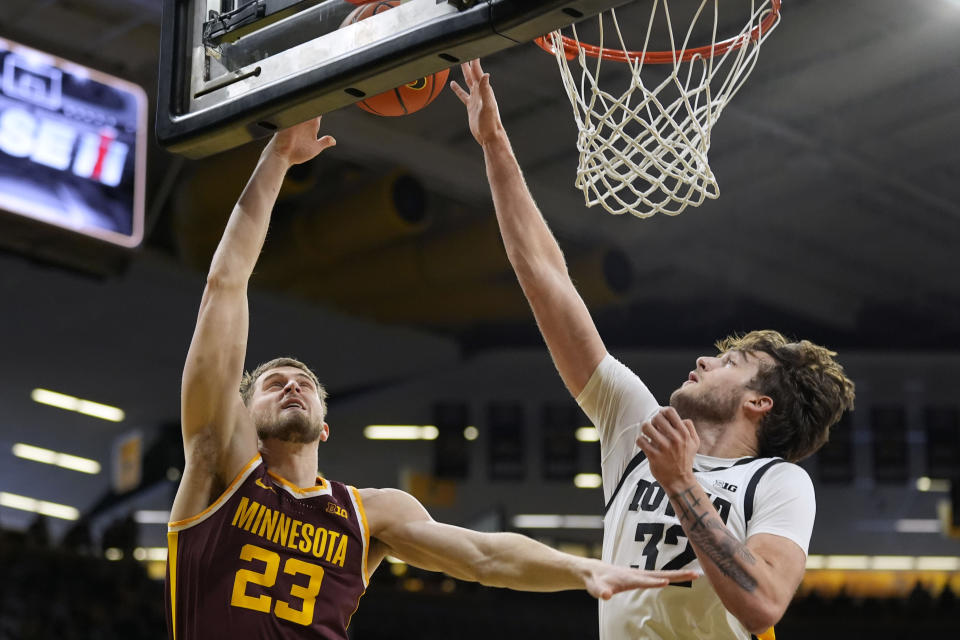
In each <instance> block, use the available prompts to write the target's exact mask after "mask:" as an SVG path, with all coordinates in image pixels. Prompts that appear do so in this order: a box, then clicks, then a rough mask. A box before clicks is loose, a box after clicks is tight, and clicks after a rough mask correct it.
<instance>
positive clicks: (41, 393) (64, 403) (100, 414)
mask: <svg viewBox="0 0 960 640" xmlns="http://www.w3.org/2000/svg"><path fill="white" fill-rule="evenodd" d="M30 398H32V399H33V401H34V402H39V403H40V404H45V405H49V406H51V407H57V408H59V409H66V410H67V411H76V412H77V413H82V414H84V415H88V416H93V417H94V418H100V419H101V420H109V421H110V422H122V421H123V419H124V417H125V414H124V413H123V409H118V408H117V407H111V406H110V405H106V404H101V403H99V402H93V401H92V400H84V399H82V398H75V397H74V396H68V395H67V394H65V393H57V392H56V391H50V390H48V389H34V390H33V391H32V392H30Z"/></svg>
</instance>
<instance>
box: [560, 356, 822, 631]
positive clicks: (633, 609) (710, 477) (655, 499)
mask: <svg viewBox="0 0 960 640" xmlns="http://www.w3.org/2000/svg"><path fill="white" fill-rule="evenodd" d="M577 402H578V403H579V404H580V406H581V407H582V408H583V410H584V412H585V413H586V414H587V416H588V417H589V418H590V420H591V421H592V422H593V424H594V425H595V426H596V427H597V430H598V431H599V433H600V455H601V459H602V460H601V462H602V471H603V493H604V500H605V502H606V510H605V513H604V523H603V524H604V536H603V559H604V560H605V561H607V562H610V563H612V564H615V565H620V566H631V567H639V568H641V569H699V568H700V563H699V561H698V560H697V557H696V555H695V554H694V551H693V547H692V546H691V545H690V543H689V541H688V540H687V538H686V534H685V533H684V531H683V527H682V526H681V525H680V521H679V519H678V518H677V516H676V514H675V513H674V511H673V507H672V506H671V505H670V501H669V500H668V499H667V498H666V495H665V493H664V491H663V489H662V488H661V487H660V485H659V483H657V481H656V479H654V477H653V474H651V473H650V464H649V462H648V461H647V460H646V456H645V455H644V453H643V452H642V451H640V449H639V447H637V445H636V439H637V437H638V436H639V434H640V426H641V425H642V424H643V423H644V422H646V421H647V420H649V419H650V418H652V417H653V416H654V415H655V414H656V412H657V411H658V410H659V409H660V406H659V405H658V404H657V401H656V400H655V399H654V397H653V395H652V394H651V393H650V391H648V390H647V387H646V386H645V385H644V384H643V382H641V381H640V379H639V378H638V377H637V376H636V375H635V374H634V373H633V372H632V371H630V370H629V369H628V368H627V367H625V366H624V365H623V364H621V363H620V362H618V361H617V360H615V359H614V358H613V356H611V355H609V354H607V356H606V357H605V358H604V360H603V361H602V362H601V363H600V365H599V366H598V367H597V370H596V371H595V372H594V373H593V375H592V376H591V378H590V380H589V382H588V383H587V386H586V387H584V389H583V391H582V392H581V393H580V395H579V396H578V397H577ZM693 464H694V475H695V476H696V478H697V481H698V482H699V483H700V486H702V487H703V489H704V491H706V493H707V495H708V496H709V497H710V500H711V502H713V504H714V506H715V507H716V508H717V512H718V513H719V514H720V517H721V518H722V519H723V520H724V522H726V524H727V527H728V528H729V530H730V531H731V532H732V533H733V535H735V536H736V537H737V538H738V539H739V540H741V541H746V539H747V538H749V537H750V536H752V535H755V534H757V533H771V534H775V535H778V536H783V537H785V538H789V539H790V540H792V541H794V542H795V543H796V544H797V545H798V546H800V548H801V549H803V551H804V553H806V552H807V546H808V545H809V542H810V534H811V532H812V530H813V519H814V514H815V511H816V502H815V498H814V492H813V484H812V483H811V482H810V477H809V476H808V475H807V473H806V471H804V470H803V469H802V468H800V467H798V466H797V465H794V464H791V463H789V462H786V461H784V460H782V459H780V458H740V459H726V458H714V457H710V456H704V455H699V454H697V456H696V457H695V458H694V463H693ZM600 638H601V640H627V639H630V640H634V639H636V638H650V639H655V640H660V639H664V640H666V639H668V638H690V639H701V638H711V639H721V638H737V639H749V638H750V632H749V631H747V630H746V628H745V627H744V626H743V625H742V624H740V621H739V620H737V619H736V618H735V617H734V616H733V614H731V613H729V612H728V611H727V610H726V609H725V608H724V606H723V603H722V602H721V601H720V598H719V597H718V596H717V594H716V592H715V591H714V590H713V587H712V586H711V584H710V581H709V579H708V578H707V577H702V578H700V579H699V580H695V581H693V584H692V586H691V585H690V584H689V583H688V584H685V585H670V586H668V587H665V588H663V589H650V590H643V589H640V590H636V591H629V592H626V593H620V594H617V595H615V596H613V597H612V598H611V599H610V600H608V601H603V600H601V601H600Z"/></svg>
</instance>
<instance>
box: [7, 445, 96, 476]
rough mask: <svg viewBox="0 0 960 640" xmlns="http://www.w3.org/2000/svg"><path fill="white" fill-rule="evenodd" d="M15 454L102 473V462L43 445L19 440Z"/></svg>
mask: <svg viewBox="0 0 960 640" xmlns="http://www.w3.org/2000/svg"><path fill="white" fill-rule="evenodd" d="M13 455H15V456H17V457H18V458H23V459H25V460H33V461H34V462H42V463H44V464H53V465H56V466H58V467H63V468H64V469H71V470H73V471H80V472H82V473H90V474H97V473H100V463H99V462H97V461H96V460H91V459H90V458H81V457H80V456H72V455H70V454H69V453H60V452H59V451H51V450H50V449H44V448H43V447H35V446H33V445H29V444H23V443H22V442H18V443H17V444H15V445H13Z"/></svg>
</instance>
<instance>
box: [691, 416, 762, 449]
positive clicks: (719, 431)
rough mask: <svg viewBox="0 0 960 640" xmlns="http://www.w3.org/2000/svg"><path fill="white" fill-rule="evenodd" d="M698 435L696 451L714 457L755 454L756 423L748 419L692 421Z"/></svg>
mask: <svg viewBox="0 0 960 640" xmlns="http://www.w3.org/2000/svg"><path fill="white" fill-rule="evenodd" d="M694 424H695V426H696V429H697V435H698V436H699V437H700V448H699V449H698V450H697V453H699V454H702V455H705V456H713V457H715V458H744V457H747V456H755V455H757V435H756V429H757V427H756V425H755V424H753V423H751V422H750V421H749V420H734V421H732V422H723V423H715V422H703V421H698V422H696V423H694Z"/></svg>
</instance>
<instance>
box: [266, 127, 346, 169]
mask: <svg viewBox="0 0 960 640" xmlns="http://www.w3.org/2000/svg"><path fill="white" fill-rule="evenodd" d="M319 129H320V116H317V117H316V118H313V119H311V120H307V121H306V122H301V123H300V124H298V125H294V126H292V127H289V128H287V129H283V130H282V131H278V132H277V133H275V134H274V135H273V139H272V140H270V144H269V145H268V147H267V148H268V149H270V150H271V151H272V152H273V153H276V154H277V155H279V156H280V157H282V158H283V159H284V160H286V161H287V163H289V164H290V165H291V166H292V165H295V164H301V163H303V162H307V161H308V160H312V159H314V158H316V157H317V156H318V155H319V154H320V152H321V151H323V150H324V149H326V148H327V147H332V146H334V145H336V144H337V141H336V140H335V139H334V138H333V136H323V137H318V136H319Z"/></svg>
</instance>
